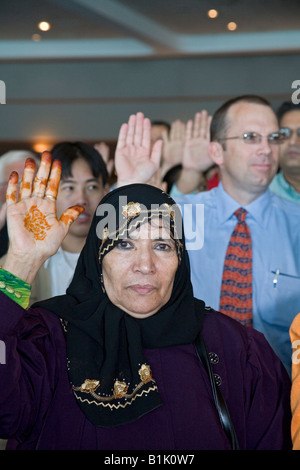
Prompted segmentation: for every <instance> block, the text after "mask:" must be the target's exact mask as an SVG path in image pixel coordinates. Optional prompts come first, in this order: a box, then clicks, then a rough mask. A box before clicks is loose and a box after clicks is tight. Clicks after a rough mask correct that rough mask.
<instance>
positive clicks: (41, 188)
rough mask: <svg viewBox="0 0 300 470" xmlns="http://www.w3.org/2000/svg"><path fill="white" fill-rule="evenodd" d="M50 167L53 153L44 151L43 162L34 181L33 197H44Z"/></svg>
mask: <svg viewBox="0 0 300 470" xmlns="http://www.w3.org/2000/svg"><path fill="white" fill-rule="evenodd" d="M50 168H51V154H50V152H43V155H42V158H41V163H40V166H39V169H38V172H37V174H36V177H35V179H34V182H33V191H32V196H33V197H44V195H45V190H46V184H47V180H48V176H49V173H50Z"/></svg>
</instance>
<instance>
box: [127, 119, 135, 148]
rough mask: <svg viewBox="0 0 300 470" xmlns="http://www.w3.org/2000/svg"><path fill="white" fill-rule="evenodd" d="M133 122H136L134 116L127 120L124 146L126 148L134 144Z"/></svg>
mask: <svg viewBox="0 0 300 470" xmlns="http://www.w3.org/2000/svg"><path fill="white" fill-rule="evenodd" d="M135 121H136V115H135V114H132V115H131V116H130V117H129V120H128V127H127V135H126V145H128V146H131V145H133V144H134V133H135Z"/></svg>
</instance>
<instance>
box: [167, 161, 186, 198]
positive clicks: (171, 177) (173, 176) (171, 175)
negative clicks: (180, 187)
mask: <svg viewBox="0 0 300 470" xmlns="http://www.w3.org/2000/svg"><path fill="white" fill-rule="evenodd" d="M181 170H182V165H181V164H178V165H174V166H172V167H171V168H170V169H169V170H168V171H167V172H166V174H165V176H164V177H163V181H164V182H165V183H167V191H166V192H167V193H168V194H169V193H170V191H171V189H172V186H173V185H174V184H175V183H176V181H177V180H178V178H179V176H180V173H181Z"/></svg>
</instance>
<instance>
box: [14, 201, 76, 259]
mask: <svg viewBox="0 0 300 470" xmlns="http://www.w3.org/2000/svg"><path fill="white" fill-rule="evenodd" d="M7 219H8V234H9V239H10V243H11V244H12V245H13V246H14V249H15V250H16V251H18V252H20V253H22V252H23V253H25V252H27V253H28V252H30V251H35V250H38V252H40V253H42V254H43V255H44V256H51V255H52V254H54V253H55V252H56V251H57V249H58V247H59V246H60V244H61V243H62V241H63V239H64V237H65V235H66V234H67V231H68V227H67V226H66V225H65V224H64V223H62V222H61V221H58V220H57V217H56V207H55V202H54V201H52V200H50V199H47V198H44V199H42V198H39V197H31V198H27V199H23V200H20V201H18V202H17V203H15V204H13V205H10V206H9V207H8V209H7Z"/></svg>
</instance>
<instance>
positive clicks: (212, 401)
mask: <svg viewBox="0 0 300 470" xmlns="http://www.w3.org/2000/svg"><path fill="white" fill-rule="evenodd" d="M131 124H133V120H132V119H131ZM140 124H142V126H140ZM131 130H133V137H134V144H133V141H132V140H131V136H130V135H128V133H127V132H128V131H129V129H128V127H127V126H125V127H124V126H122V131H121V133H120V136H119V142H120V145H119V146H117V152H118V154H119V156H120V153H121V152H122V153H124V154H125V155H130V156H131V157H133V156H134V155H135V154H136V153H137V154H138V155H144V152H145V151H146V155H149V153H150V156H151V158H152V163H153V161H155V157H156V156H155V155H154V154H153V150H152V151H151V152H150V139H149V137H150V132H149V131H150V121H149V120H146V121H144V122H143V123H141V121H140V120H139V123H138V125H137V126H134V129H132V127H131ZM139 132H142V140H140V137H139V136H140V134H139ZM157 150H159V147H156V150H155V151H157ZM50 165H51V161H50V156H49V155H48V154H44V155H43V156H42V165H41V166H40V168H39V170H38V179H37V180H36V182H35V183H34V184H33V185H32V180H33V169H34V165H33V164H32V160H27V162H26V166H25V171H24V180H25V181H26V182H27V183H28V184H27V185H26V186H24V188H23V190H22V191H21V197H20V200H19V201H17V200H16V198H15V191H16V188H17V185H18V176H17V174H16V173H13V174H12V175H11V177H10V181H9V186H8V191H7V205H8V208H7V217H8V230H9V234H10V238H11V243H10V247H9V250H8V254H7V258H6V261H5V264H4V266H3V268H2V269H0V299H1V300H0V310H1V314H0V340H1V341H2V342H3V343H5V344H6V348H7V362H6V363H5V364H3V365H1V367H0V382H1V384H2V386H1V389H0V437H4V438H10V437H12V438H13V439H12V440H9V441H8V449H18V450H22V449H28V450H30V449H32V450H33V449H36V450H39V449H40V450H42V449H44V450H47V449H48V450H50V449H52V450H71V449H73V450H76V449H77V450H79V449H82V450H98V449H99V450H100V449H103V450H108V449H109V450H126V451H128V450H133V449H137V450H144V451H147V450H148V451H149V450H168V451H172V450H174V451H178V450H190V449H193V450H198V449H199V450H201V449H203V450H213V449H219V450H230V449H241V450H243V449H244V450H259V449H261V450H262V449H266V450H272V449H273V450H275V449H277V450H283V449H290V448H291V440H290V433H289V429H290V401H289V397H290V380H289V378H288V375H287V373H286V371H285V369H284V367H283V366H282V364H281V362H280V361H279V359H278V358H277V357H276V355H275V354H274V352H273V351H272V349H271V348H270V346H269V345H268V343H267V341H266V340H265V339H264V337H263V335H261V334H260V333H258V332H257V331H255V330H253V329H250V328H245V327H244V326H242V325H240V324H239V323H238V322H236V321H234V320H232V319H231V318H228V317H227V316H225V315H222V314H220V313H218V312H215V311H213V310H212V309H210V308H207V307H206V306H205V304H204V302H203V301H200V300H197V299H195V298H194V296H193V290H192V285H191V282H190V271H189V262H188V255H187V252H186V249H185V238H184V232H183V227H182V217H181V212H180V210H179V207H178V206H176V204H175V202H174V201H173V200H172V199H171V197H170V196H169V195H167V194H166V193H164V192H163V191H161V190H160V189H158V188H156V187H153V186H151V185H149V184H146V185H140V184H137V185H136V184H133V185H130V186H125V187H120V188H118V189H116V190H115V191H112V192H109V193H108V194H107V195H106V196H105V197H104V198H103V199H102V201H101V203H100V204H99V206H98V208H97V210H96V212H95V216H94V218H93V222H92V225H91V228H90V231H89V234H88V236H87V239H86V243H85V246H84V248H83V250H82V252H81V255H80V257H79V260H78V264H77V267H76V271H75V275H74V278H73V280H72V282H71V284H70V286H69V288H68V290H67V293H66V295H63V296H59V297H54V298H52V299H49V300H46V301H43V302H39V303H37V304H35V305H34V306H32V307H31V308H29V309H26V307H28V299H29V296H30V285H31V283H32V281H33V279H34V276H35V274H36V273H37V272H38V271H39V268H40V265H41V264H42V263H43V262H44V261H45V259H46V258H47V257H49V256H51V255H53V253H54V252H55V251H56V250H57V247H58V246H60V244H61V242H62V240H63V239H64V237H65V236H66V233H67V232H68V229H69V228H70V226H71V224H72V223H73V222H74V220H75V219H76V218H77V217H78V216H79V214H80V213H82V211H83V210H84V208H83V207H82V206H78V205H76V206H73V207H71V208H68V209H66V210H65V211H64V212H63V214H62V215H61V216H60V218H59V219H57V217H56V216H57V212H56V207H55V203H56V195H57V190H58V183H59V172H60V164H59V162H57V161H54V162H53V166H52V171H51V173H50V177H49V184H47V179H48V175H49V171H50ZM150 166H151V165H150ZM33 211H34V213H35V217H36V219H37V220H38V221H39V222H40V223H35V222H36V221H34V220H32V218H31V217H30V214H32V212H33ZM208 352H210V354H208ZM212 363H213V366H212ZM206 367H207V369H206ZM215 377H218V385H216V383H215ZM221 405H222V413H220V407H221Z"/></svg>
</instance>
